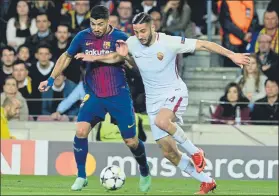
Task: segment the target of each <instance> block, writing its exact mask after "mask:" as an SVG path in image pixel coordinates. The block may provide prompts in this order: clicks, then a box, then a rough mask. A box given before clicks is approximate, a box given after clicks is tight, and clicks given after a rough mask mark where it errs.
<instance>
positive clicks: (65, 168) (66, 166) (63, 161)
mask: <svg viewBox="0 0 279 196" xmlns="http://www.w3.org/2000/svg"><path fill="white" fill-rule="evenodd" d="M55 168H56V171H57V173H58V174H60V175H62V176H72V175H77V164H76V161H75V156H74V153H73V152H63V153H61V154H60V155H59V156H58V157H57V159H56V162H55ZM85 168H86V175H87V176H91V175H92V174H93V173H94V172H95V170H96V159H95V157H94V156H93V155H91V154H90V153H88V154H87V158H86V165H85Z"/></svg>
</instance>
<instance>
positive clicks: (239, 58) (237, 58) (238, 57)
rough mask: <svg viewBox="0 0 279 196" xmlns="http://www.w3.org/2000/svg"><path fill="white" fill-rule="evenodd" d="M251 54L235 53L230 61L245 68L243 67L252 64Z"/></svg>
mask: <svg viewBox="0 0 279 196" xmlns="http://www.w3.org/2000/svg"><path fill="white" fill-rule="evenodd" d="M249 55H250V54H249V53H243V54H242V53H234V54H233V55H232V56H231V57H230V59H231V60H232V61H233V62H234V63H235V64H237V65H238V66H239V67H241V68H243V66H246V65H249V64H250V58H249Z"/></svg>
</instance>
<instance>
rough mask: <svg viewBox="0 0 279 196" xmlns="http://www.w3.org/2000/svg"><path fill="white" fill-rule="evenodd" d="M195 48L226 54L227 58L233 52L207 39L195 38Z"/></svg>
mask: <svg viewBox="0 0 279 196" xmlns="http://www.w3.org/2000/svg"><path fill="white" fill-rule="evenodd" d="M196 50H203V51H208V52H215V53H217V54H220V55H223V56H226V57H228V58H230V57H231V56H232V55H234V52H232V51H230V50H228V49H226V48H224V47H222V46H220V45H218V44H216V43H214V42H209V41H204V40H197V44H196Z"/></svg>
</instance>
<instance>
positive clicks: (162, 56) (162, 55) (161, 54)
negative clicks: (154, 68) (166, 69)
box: [157, 52, 164, 61]
mask: <svg viewBox="0 0 279 196" xmlns="http://www.w3.org/2000/svg"><path fill="white" fill-rule="evenodd" d="M157 58H158V59H159V60H160V61H161V60H163V58H164V54H163V53H162V52H158V53H157Z"/></svg>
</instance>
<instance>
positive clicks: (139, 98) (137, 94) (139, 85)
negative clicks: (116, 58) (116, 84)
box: [125, 68, 146, 113]
mask: <svg viewBox="0 0 279 196" xmlns="http://www.w3.org/2000/svg"><path fill="white" fill-rule="evenodd" d="M125 71H126V77H127V83H128V85H129V87H130V92H131V96H132V99H133V104H134V110H135V112H136V113H145V112H146V105H145V90H144V85H143V82H142V78H141V75H140V73H139V71H138V70H137V69H134V68H133V69H129V68H127V69H125Z"/></svg>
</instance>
